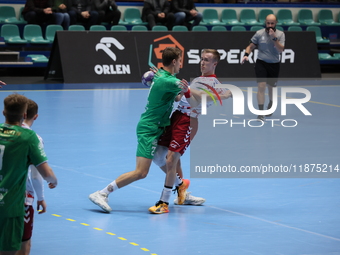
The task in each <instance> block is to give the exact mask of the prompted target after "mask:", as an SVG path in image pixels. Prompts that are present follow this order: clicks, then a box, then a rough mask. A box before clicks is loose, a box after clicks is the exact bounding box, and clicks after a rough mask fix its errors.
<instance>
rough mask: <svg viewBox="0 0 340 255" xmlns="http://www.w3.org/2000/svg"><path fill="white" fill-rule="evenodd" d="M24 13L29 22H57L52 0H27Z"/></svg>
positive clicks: (39, 23)
mask: <svg viewBox="0 0 340 255" xmlns="http://www.w3.org/2000/svg"><path fill="white" fill-rule="evenodd" d="M22 15H23V17H24V20H26V21H27V23H28V24H38V25H42V24H43V23H47V24H53V23H54V22H55V14H54V13H53V11H52V0H27V1H26V4H25V7H24V9H23V10H22Z"/></svg>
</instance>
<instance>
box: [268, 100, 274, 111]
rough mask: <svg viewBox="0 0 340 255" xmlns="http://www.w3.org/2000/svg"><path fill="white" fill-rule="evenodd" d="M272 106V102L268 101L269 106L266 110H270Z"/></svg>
mask: <svg viewBox="0 0 340 255" xmlns="http://www.w3.org/2000/svg"><path fill="white" fill-rule="evenodd" d="M272 105H273V101H272V100H270V101H269V104H268V107H267V109H270V108H272Z"/></svg>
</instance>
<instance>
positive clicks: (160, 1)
mask: <svg viewBox="0 0 340 255" xmlns="http://www.w3.org/2000/svg"><path fill="white" fill-rule="evenodd" d="M142 19H143V21H147V22H148V23H149V26H150V29H152V28H153V27H154V26H155V25H156V23H160V24H162V25H165V26H167V27H168V29H169V30H171V29H172V27H173V24H174V20H175V16H174V14H173V13H172V12H170V3H169V2H168V0H145V1H144V7H143V12H142Z"/></svg>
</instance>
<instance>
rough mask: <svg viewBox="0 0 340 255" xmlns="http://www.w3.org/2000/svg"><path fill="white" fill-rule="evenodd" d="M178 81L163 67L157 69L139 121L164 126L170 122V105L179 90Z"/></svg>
mask: <svg viewBox="0 0 340 255" xmlns="http://www.w3.org/2000/svg"><path fill="white" fill-rule="evenodd" d="M179 82H180V80H179V79H177V78H176V76H175V75H172V74H171V73H169V72H168V71H165V70H164V69H159V71H158V72H157V74H156V75H155V78H154V80H153V83H152V84H151V88H150V91H149V96H148V103H147V105H146V107H145V112H144V113H143V114H142V116H141V119H140V123H145V124H147V125H148V126H150V125H156V126H158V127H165V126H168V125H169V124H170V119H169V116H170V114H171V112H172V105H173V103H174V101H175V97H176V96H177V95H178V93H179V92H180V91H181V88H179V86H178V84H179Z"/></svg>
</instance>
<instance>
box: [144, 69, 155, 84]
mask: <svg viewBox="0 0 340 255" xmlns="http://www.w3.org/2000/svg"><path fill="white" fill-rule="evenodd" d="M154 76H155V73H154V72H152V71H147V72H146V73H145V74H143V76H142V83H143V84H144V86H146V87H150V86H151V83H152V81H153V77H154Z"/></svg>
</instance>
